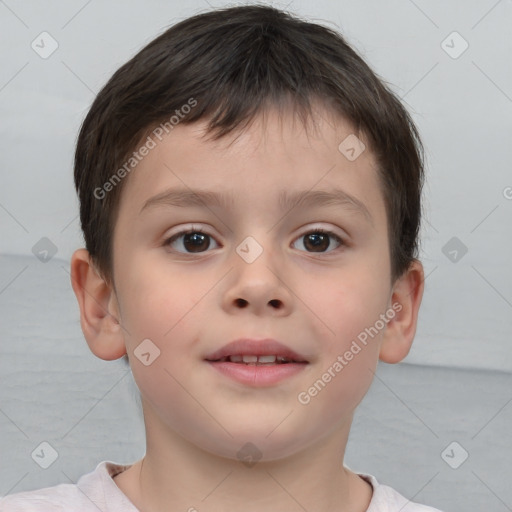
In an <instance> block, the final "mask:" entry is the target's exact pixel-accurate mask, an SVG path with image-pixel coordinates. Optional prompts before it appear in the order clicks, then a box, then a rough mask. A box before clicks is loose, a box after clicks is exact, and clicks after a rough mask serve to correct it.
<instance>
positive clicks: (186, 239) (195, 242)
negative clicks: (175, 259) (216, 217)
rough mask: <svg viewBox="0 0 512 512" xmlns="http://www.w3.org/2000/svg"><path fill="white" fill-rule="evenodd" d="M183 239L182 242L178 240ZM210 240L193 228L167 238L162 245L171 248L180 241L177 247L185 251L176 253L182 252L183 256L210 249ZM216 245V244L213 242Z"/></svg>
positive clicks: (209, 237) (211, 238)
mask: <svg viewBox="0 0 512 512" xmlns="http://www.w3.org/2000/svg"><path fill="white" fill-rule="evenodd" d="M182 237H183V240H182V241H181V240H180V239H181V238H182ZM210 240H213V237H211V236H210V235H208V234H207V233H204V232H202V231H199V230H196V229H194V228H192V229H189V230H186V231H180V232H179V233H176V234H175V235H173V236H171V237H170V238H168V239H167V240H166V241H165V242H164V243H163V245H164V246H166V247H167V246H172V245H173V244H174V243H175V242H176V241H180V242H181V243H179V244H178V245H182V246H183V247H184V248H185V249H186V250H185V251H177V252H184V253H185V254H190V253H197V252H204V251H205V250H206V249H208V248H210ZM215 243H217V242H215Z"/></svg>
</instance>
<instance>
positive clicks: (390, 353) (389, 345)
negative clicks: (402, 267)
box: [379, 260, 425, 363]
mask: <svg viewBox="0 0 512 512" xmlns="http://www.w3.org/2000/svg"><path fill="white" fill-rule="evenodd" d="M424 280H425V277H424V272H423V265H422V264H421V262H420V261H418V260H414V261H413V263H411V266H410V267H409V269H408V270H407V272H406V273H405V274H404V275H402V276H401V277H400V278H398V279H397V281H396V283H395V285H394V287H393V293H392V297H391V304H390V305H389V306H390V307H391V308H393V310H394V311H395V316H394V317H393V318H392V319H391V320H389V322H388V324H387V326H386V329H385V331H384V334H383V340H382V344H381V348H380V353H379V359H380V360H381V361H384V362H385V363H398V362H400V361H402V359H404V358H405V357H406V356H407V354H408V353H409V350H410V349H411V346H412V342H413V340H414V335H415V334H416V325H417V320H418V312H419V309H420V304H421V299H422V297H423V289H424Z"/></svg>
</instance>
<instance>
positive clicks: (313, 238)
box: [297, 228, 345, 253]
mask: <svg viewBox="0 0 512 512" xmlns="http://www.w3.org/2000/svg"><path fill="white" fill-rule="evenodd" d="M329 237H332V238H334V240H336V242H338V244H339V245H338V247H339V246H340V245H345V243H344V242H343V240H342V239H341V238H340V237H339V236H338V235H337V234H336V233H334V232H332V231H329V230H326V229H322V228H315V229H314V230H312V231H309V232H307V233H305V234H304V235H302V236H300V237H299V238H298V239H297V240H302V239H305V244H304V243H303V244H302V245H304V246H305V247H306V246H307V247H308V248H310V249H313V250H312V251H311V252H320V253H321V252H326V251H325V249H327V248H328V247H329V246H330V245H331V243H330V240H329ZM328 252H332V251H328Z"/></svg>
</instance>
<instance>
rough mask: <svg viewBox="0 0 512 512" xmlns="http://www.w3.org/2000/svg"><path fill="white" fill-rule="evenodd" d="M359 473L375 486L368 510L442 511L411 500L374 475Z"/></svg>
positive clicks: (390, 511)
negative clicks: (381, 482)
mask: <svg viewBox="0 0 512 512" xmlns="http://www.w3.org/2000/svg"><path fill="white" fill-rule="evenodd" d="M358 475H359V476H360V477H361V478H363V479H364V480H366V481H367V482H369V483H370V485H371V486H372V488H373V497H372V500H371V502H370V506H369V507H368V509H367V512H396V511H397V510H400V512H442V511H441V510H439V509H437V508H433V507H429V506H427V505H421V504H420V503H416V502H413V501H410V500H409V499H407V498H406V497H404V496H402V495H401V494H400V493H399V492H398V491H396V490H395V489H393V488H392V487H389V486H388V485H383V484H380V483H379V482H378V481H377V479H376V478H375V477H374V476H373V475H369V474H367V473H358Z"/></svg>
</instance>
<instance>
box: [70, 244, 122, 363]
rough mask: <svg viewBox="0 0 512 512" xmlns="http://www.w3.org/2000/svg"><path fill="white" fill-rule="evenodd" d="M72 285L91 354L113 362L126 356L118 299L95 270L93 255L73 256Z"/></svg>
mask: <svg viewBox="0 0 512 512" xmlns="http://www.w3.org/2000/svg"><path fill="white" fill-rule="evenodd" d="M71 286H72V287H73V291H74V292H75V295H76V298H77V300H78V305H79V307H80V325H81V327H82V331H83V333H84V336H85V339H86V340H87V344H88V345H89V348H90V349H91V351H92V352H93V353H94V354H95V355H96V356H97V357H99V358H101V359H105V360H108V361H111V360H113V359H119V358H120V357H122V356H123V355H124V354H125V353H126V346H125V341H124V338H123V333H122V329H121V325H120V320H119V307H118V304H117V297H116V295H115V292H114V291H113V290H112V289H111V287H110V286H109V285H108V284H107V283H106V282H105V281H104V280H103V279H102V277H101V276H100V275H99V273H98V272H97V271H96V269H95V268H94V265H93V263H92V261H91V258H90V255H89V252H88V251H87V250H86V249H78V250H76V251H75V252H74V253H73V256H72V257H71Z"/></svg>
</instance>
